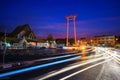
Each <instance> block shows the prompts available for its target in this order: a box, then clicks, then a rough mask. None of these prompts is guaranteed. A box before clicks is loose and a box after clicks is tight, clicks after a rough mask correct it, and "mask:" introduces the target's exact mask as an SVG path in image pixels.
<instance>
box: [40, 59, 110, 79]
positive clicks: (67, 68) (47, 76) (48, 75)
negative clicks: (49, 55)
mask: <svg viewBox="0 0 120 80" xmlns="http://www.w3.org/2000/svg"><path fill="white" fill-rule="evenodd" d="M108 58H110V57H101V58H97V59H92V60H88V61H87V62H84V63H80V62H79V63H78V64H75V65H73V66H69V67H66V68H63V69H61V70H59V71H57V72H54V73H50V74H47V75H46V76H44V77H41V78H39V79H38V80H45V79H47V78H50V77H53V76H55V75H58V74H61V73H63V72H66V71H69V70H72V69H75V68H78V67H80V66H83V65H87V64H89V63H93V62H96V61H100V60H102V59H108Z"/></svg>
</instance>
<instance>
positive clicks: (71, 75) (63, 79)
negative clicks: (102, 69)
mask: <svg viewBox="0 0 120 80" xmlns="http://www.w3.org/2000/svg"><path fill="white" fill-rule="evenodd" d="M110 60H111V59H109V60H106V61H102V62H99V63H97V64H94V65H91V66H89V67H86V68H84V69H82V70H80V71H77V72H75V73H72V74H70V75H68V76H66V77H63V78H61V79H60V80H66V79H68V78H70V77H73V76H75V75H77V74H79V73H81V72H83V71H86V70H88V69H90V68H93V67H95V66H98V65H100V64H103V63H105V62H108V61H110Z"/></svg>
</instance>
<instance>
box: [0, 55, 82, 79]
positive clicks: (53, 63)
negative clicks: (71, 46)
mask: <svg viewBox="0 0 120 80" xmlns="http://www.w3.org/2000/svg"><path fill="white" fill-rule="evenodd" d="M80 58H81V56H76V57H72V58H69V59H64V60H60V61H55V62H51V63H46V64H42V65H37V66H32V67H28V68H23V69H19V70H15V71H10V72H6V73H2V74H0V78H2V77H7V76H12V75H15V74H19V73H23V72H27V71H32V70H35V69H40V68H45V67H48V66H52V65H56V64H60V63H65V62H69V61H74V60H77V59H80Z"/></svg>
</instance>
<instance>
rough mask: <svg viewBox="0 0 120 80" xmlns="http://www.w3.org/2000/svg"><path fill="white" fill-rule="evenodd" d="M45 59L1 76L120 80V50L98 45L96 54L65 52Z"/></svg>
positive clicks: (31, 79)
mask: <svg viewBox="0 0 120 80" xmlns="http://www.w3.org/2000/svg"><path fill="white" fill-rule="evenodd" d="M85 53H90V52H89V51H85ZM44 60H48V61H45V62H44V63H43V64H39V66H38V64H37V65H33V66H29V67H27V68H23V69H20V70H17V72H16V71H14V72H13V71H12V72H9V74H8V73H2V74H1V75H0V77H1V79H6V80H13V79H14V80H15V79H16V80H17V79H20V80H120V78H119V76H120V60H119V51H118V50H115V49H111V48H102V47H96V48H95V54H94V55H89V56H86V57H85V56H84V55H83V54H82V53H76V54H70V55H66V54H65V55H62V56H57V57H52V58H49V59H44ZM40 61H41V60H40ZM30 69H31V70H30ZM25 70H26V71H25ZM27 70H28V71H27ZM22 71H23V72H22ZM19 72H21V73H19ZM13 73H15V74H13Z"/></svg>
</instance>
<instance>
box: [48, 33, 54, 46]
mask: <svg viewBox="0 0 120 80" xmlns="http://www.w3.org/2000/svg"><path fill="white" fill-rule="evenodd" d="M47 40H48V42H49V43H50V44H51V43H52V42H53V41H54V38H53V36H52V34H49V35H48V37H47Z"/></svg>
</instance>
